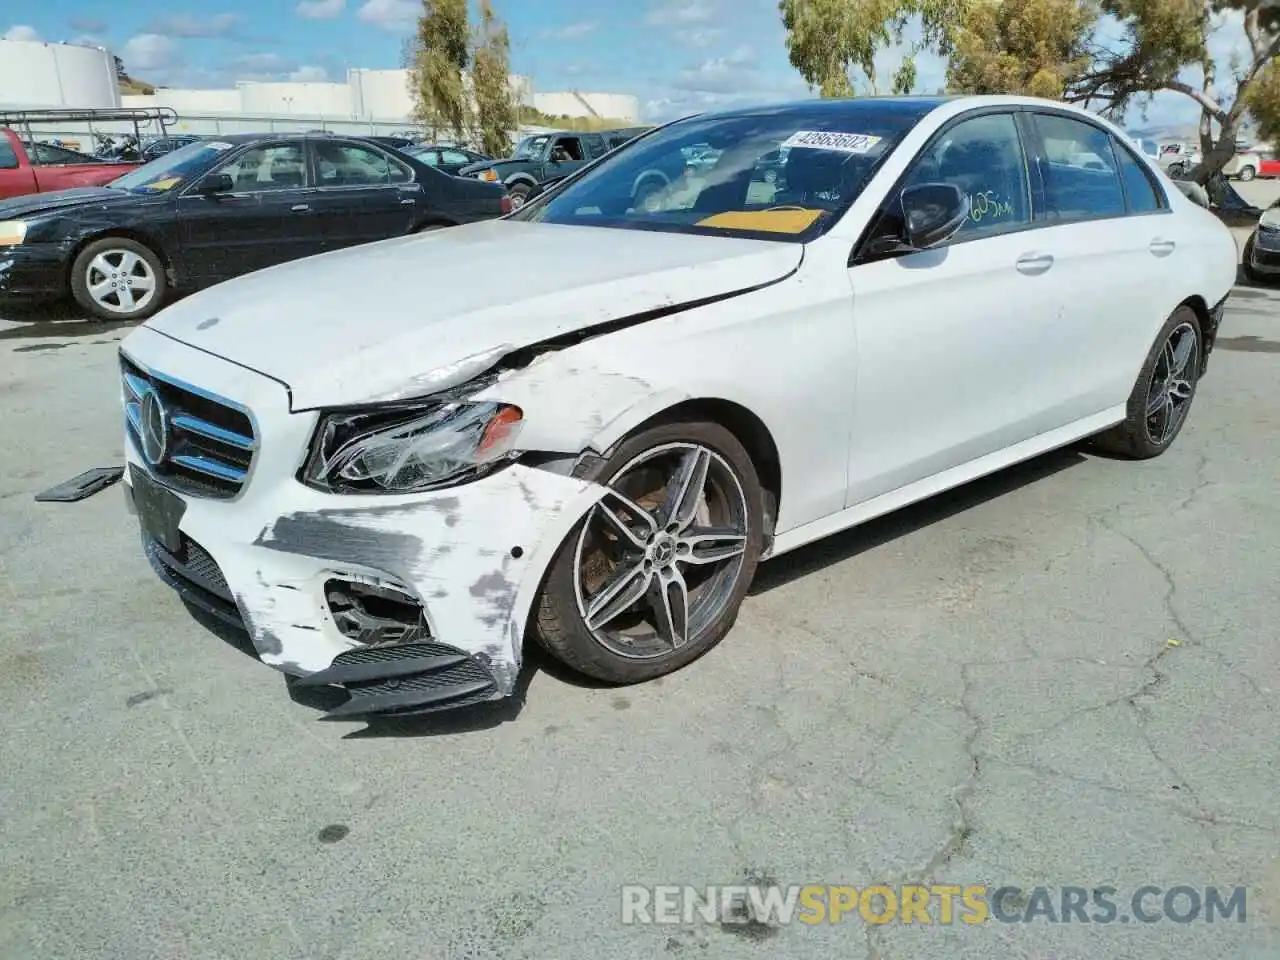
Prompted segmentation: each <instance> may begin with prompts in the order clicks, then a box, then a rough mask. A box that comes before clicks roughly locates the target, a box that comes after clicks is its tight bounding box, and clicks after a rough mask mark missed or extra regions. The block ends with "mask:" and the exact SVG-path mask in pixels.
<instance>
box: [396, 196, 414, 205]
mask: <svg viewBox="0 0 1280 960" xmlns="http://www.w3.org/2000/svg"><path fill="white" fill-rule="evenodd" d="M416 202H417V201H416V200H414V199H413V198H412V197H410V198H409V199H407V200H401V201H400V206H402V207H410V206H413V204H415V203H416Z"/></svg>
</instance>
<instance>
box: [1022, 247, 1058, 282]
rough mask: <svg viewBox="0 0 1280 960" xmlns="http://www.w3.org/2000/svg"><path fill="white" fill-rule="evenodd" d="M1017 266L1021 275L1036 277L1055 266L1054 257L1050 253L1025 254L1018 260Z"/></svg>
mask: <svg viewBox="0 0 1280 960" xmlns="http://www.w3.org/2000/svg"><path fill="white" fill-rule="evenodd" d="M1017 266H1018V272H1019V273H1025V274H1026V275H1027V276H1029V277H1034V276H1037V275H1038V274H1041V273H1044V272H1045V271H1046V270H1048V269H1049V268H1050V267H1052V266H1053V256H1052V255H1051V254H1048V253H1024V254H1023V255H1022V256H1020V257H1019V258H1018V264H1017Z"/></svg>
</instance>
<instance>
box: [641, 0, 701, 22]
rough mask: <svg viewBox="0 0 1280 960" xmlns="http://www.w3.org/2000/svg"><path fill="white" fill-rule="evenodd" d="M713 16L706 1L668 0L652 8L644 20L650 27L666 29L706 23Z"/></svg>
mask: <svg viewBox="0 0 1280 960" xmlns="http://www.w3.org/2000/svg"><path fill="white" fill-rule="evenodd" d="M714 16H715V11H714V10H712V9H711V6H710V5H709V4H708V3H707V2H706V0H669V2H667V3H664V4H661V5H659V6H655V7H653V8H652V9H651V10H650V11H649V16H648V17H647V18H646V19H647V21H648V23H649V25H650V26H654V27H668V26H688V25H689V24H694V23H708V22H710V21H711V20H712V19H713V18H714Z"/></svg>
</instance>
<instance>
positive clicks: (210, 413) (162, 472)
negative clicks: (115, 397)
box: [120, 353, 257, 499]
mask: <svg viewBox="0 0 1280 960" xmlns="http://www.w3.org/2000/svg"><path fill="white" fill-rule="evenodd" d="M120 367H121V379H122V382H123V386H124V394H123V398H122V399H123V401H124V410H125V425H126V427H125V428H126V431H127V432H128V434H129V438H130V440H131V441H132V442H133V444H134V446H135V448H137V450H138V451H139V452H140V453H143V460H144V461H147V468H148V470H149V472H150V473H151V474H152V475H153V476H155V477H156V479H158V480H161V481H162V482H164V483H167V484H168V485H170V486H172V487H174V488H175V489H178V490H181V491H183V492H184V493H189V494H191V495H193V496H199V497H210V498H217V499H227V498H230V497H233V496H235V495H236V494H237V493H238V492H239V491H240V488H241V487H242V486H243V485H244V482H245V479H246V478H247V477H248V475H249V467H250V466H251V464H252V463H253V456H254V452H255V451H256V449H257V437H256V436H255V433H254V426H253V421H252V419H251V418H250V416H249V413H248V411H247V410H245V409H244V408H243V407H241V406H239V405H238V404H236V403H235V402H234V401H231V400H227V399H225V398H223V397H219V396H217V395H216V394H212V393H209V392H208V391H205V390H202V389H200V388H198V387H194V386H192V385H190V384H187V383H183V382H182V381H180V380H176V379H174V378H171V377H166V376H165V375H163V374H161V373H157V372H155V371H152V370H146V369H144V368H143V367H141V366H140V365H139V364H137V363H135V362H133V361H132V360H130V359H129V358H128V357H126V356H125V355H124V354H123V353H122V354H121V355H120ZM149 394H155V397H154V398H149V399H148V395H149ZM156 400H158V401H159V402H160V406H161V407H162V408H163V410H164V412H165V414H166V416H165V417H164V418H163V420H164V423H165V428H166V429H165V431H164V432H165V434H166V442H165V443H164V444H163V447H164V455H163V456H159V457H157V459H158V460H159V462H158V463H151V462H150V461H149V460H148V457H147V453H146V451H145V450H144V448H143V444H142V431H143V430H144V429H146V424H147V422H149V421H148V419H147V418H148V417H151V418H153V419H154V418H156V417H157V416H158V408H157V407H156V406H155V401H156ZM144 401H146V402H144ZM153 438H154V435H151V436H149V437H148V440H149V441H150V442H152V443H153V444H154V443H155V441H154V439H153ZM152 449H153V450H154V449H156V447H155V446H153V448H152Z"/></svg>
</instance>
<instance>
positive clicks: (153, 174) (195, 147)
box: [107, 140, 232, 193]
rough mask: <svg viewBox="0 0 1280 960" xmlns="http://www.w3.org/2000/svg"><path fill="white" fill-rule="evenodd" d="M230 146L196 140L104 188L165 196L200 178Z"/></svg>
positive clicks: (214, 141)
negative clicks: (165, 193)
mask: <svg viewBox="0 0 1280 960" xmlns="http://www.w3.org/2000/svg"><path fill="white" fill-rule="evenodd" d="M231 146H232V145H231V144H229V143H220V142H218V141H216V140H197V141H196V142H195V143H188V144H187V145H186V146H185V147H179V148H178V149H177V150H174V151H173V152H172V153H166V154H165V155H164V156H162V157H160V158H159V159H156V160H152V161H151V162H150V163H146V164H143V165H142V166H140V167H139V168H138V169H137V170H133V171H131V172H129V173H126V174H125V175H124V176H123V177H120V178H118V179H116V180H112V181H111V182H110V183H109V184H107V186H109V187H111V188H112V189H114V190H130V191H133V192H134V193H164V192H165V191H167V190H172V189H173V188H174V187H177V186H180V185H182V184H184V183H187V182H188V181H190V180H192V179H194V178H196V177H199V176H200V175H201V174H203V173H204V172H205V171H207V170H208V169H209V168H210V167H212V166H213V165H214V163H215V162H217V160H218V158H219V157H220V156H221V155H222V154H223V153H225V152H226V151H228V150H230V149H231Z"/></svg>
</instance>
